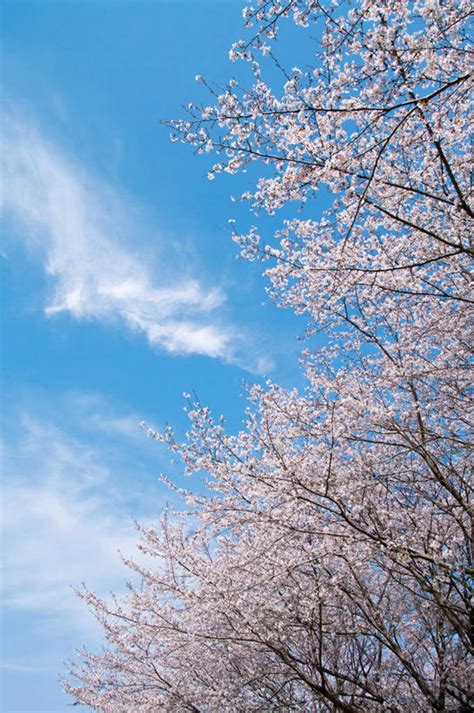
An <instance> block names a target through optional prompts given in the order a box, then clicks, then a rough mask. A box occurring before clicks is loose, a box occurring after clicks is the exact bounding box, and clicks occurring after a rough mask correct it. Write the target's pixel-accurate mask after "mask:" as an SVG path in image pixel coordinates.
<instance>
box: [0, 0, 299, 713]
mask: <svg viewBox="0 0 474 713" xmlns="http://www.w3.org/2000/svg"><path fill="white" fill-rule="evenodd" d="M241 9H242V8H241V2H240V0H235V1H234V0H215V1H214V2H208V1H205V0H194V1H191V0H175V1H172V0H169V1H165V0H155V1H154V2H151V1H149V2H142V1H141V0H137V1H136V2H122V1H120V0H114V1H111V0H108V1H107V0H56V1H51V0H41V2H40V1H37V2H34V1H24V0H14V1H12V0H4V1H3V2H2V3H1V13H2V28H3V29H2V61H1V69H2V77H1V89H2V107H3V109H2V124H1V127H2V168H1V176H2V218H1V233H2V247H1V259H0V264H1V270H2V276H1V279H2V353H1V364H2V381H1V392H2V403H3V408H2V419H3V421H2V473H3V475H2V480H3V487H2V521H3V537H2V549H3V559H4V571H3V575H2V599H3V605H2V637H1V640H2V679H3V683H2V697H3V700H2V703H1V709H2V711H4V712H5V713H10V712H12V713H13V711H15V712H18V711H24V712H25V711H32V712H33V711H34V713H40V712H46V711H48V712H49V713H53V712H54V713H59V712H63V711H67V710H69V707H68V699H67V698H66V696H64V694H63V693H62V691H61V688H60V685H59V684H58V676H59V675H60V674H61V673H63V672H64V665H63V662H64V661H65V660H66V659H67V658H68V657H70V656H73V655H74V649H75V648H79V647H81V645H83V644H87V645H88V646H91V647H94V646H99V645H100V634H99V632H98V630H97V628H96V626H95V623H94V621H93V620H92V618H91V616H90V615H89V614H88V613H87V611H86V610H85V609H84V607H83V605H82V604H81V603H80V602H79V601H78V600H77V598H76V597H75V596H74V593H73V591H72V588H74V587H79V586H80V585H81V583H82V582H85V583H86V584H87V586H88V587H89V588H91V589H93V590H95V591H98V592H99V593H101V594H104V593H105V594H107V593H108V592H109V591H110V590H114V591H120V590H121V589H123V581H124V579H125V578H126V577H127V576H128V572H127V570H126V569H125V568H124V567H123V565H122V563H121V561H120V555H119V551H120V552H122V553H123V554H124V555H127V554H131V553H133V552H134V548H135V543H136V541H137V533H136V530H135V526H134V520H139V521H142V522H156V520H157V518H158V517H159V514H160V512H161V511H162V509H163V508H164V507H165V506H166V504H167V503H171V504H174V502H175V497H176V496H175V495H174V493H173V492H171V491H169V490H168V489H167V488H166V487H165V486H164V485H163V484H162V483H161V482H160V480H159V475H160V474H161V473H165V474H166V475H168V476H170V477H172V478H174V479H176V480H177V481H178V482H181V481H182V478H183V476H182V472H181V468H180V466H179V464H177V463H173V462H172V459H171V457H170V455H169V454H168V453H167V451H166V450H165V449H164V448H163V447H162V446H160V445H158V444H157V443H155V442H153V441H151V440H150V439H148V438H147V437H146V435H145V433H144V431H143V429H141V428H140V423H141V422H142V421H144V422H146V423H147V424H148V425H150V426H153V427H155V428H157V429H160V428H162V427H163V426H164V425H165V424H166V423H171V424H172V425H173V426H174V427H175V429H176V431H177V432H178V434H183V433H184V431H185V430H186V416H185V414H184V412H183V406H184V400H183V397H182V394H183V392H195V393H196V394H197V395H198V397H199V399H200V400H201V402H202V403H205V404H208V405H209V406H210V407H211V409H212V411H213V413H214V414H216V415H218V414H224V415H225V417H226V419H227V422H228V425H229V429H230V430H231V431H235V430H236V429H238V428H239V427H240V424H241V421H242V416H243V411H244V408H245V406H246V404H245V398H244V397H243V392H244V387H243V382H247V383H252V382H254V381H258V380H261V379H263V378H264V376H265V375H269V376H271V377H272V378H273V379H275V380H277V381H279V382H280V383H282V384H284V385H294V384H298V383H300V376H299V375H298V368H297V361H298V352H299V350H300V348H301V345H300V344H299V343H298V341H297V339H296V337H297V335H298V334H301V333H302V332H303V330H304V321H303V320H302V319H297V318H296V317H294V316H293V315H291V314H289V313H286V312H284V311H282V310H278V309H277V308H276V307H275V306H274V305H272V304H271V302H270V301H269V300H268V298H267V296H266V294H265V290H264V281H263V280H262V278H261V272H262V266H261V265H260V264H257V263H247V262H244V261H242V260H236V254H237V248H236V246H235V244H234V243H233V242H232V240H231V238H230V231H229V223H228V220H229V219H231V218H232V219H235V220H236V221H237V225H238V227H239V228H242V229H243V230H244V229H246V228H248V227H249V226H250V225H251V224H252V222H255V220H256V219H255V217H254V216H251V215H250V214H249V212H248V208H247V207H246V206H245V205H242V204H240V203H239V202H232V201H231V196H232V195H238V194H239V193H240V192H242V191H243V190H244V189H245V187H246V185H247V184H246V183H245V177H244V178H242V177H230V176H221V177H219V178H218V179H217V180H215V181H213V182H212V183H211V182H209V181H207V179H206V174H207V170H208V167H209V165H210V161H211V159H210V158H209V157H197V156H193V152H192V150H191V149H190V148H189V147H186V146H182V145H179V144H172V143H171V142H170V141H169V137H168V133H169V132H168V130H167V129H166V127H164V126H162V125H160V123H159V120H160V119H166V118H174V117H179V116H182V114H183V109H182V106H183V105H185V104H187V102H189V101H196V100H200V99H201V100H203V101H206V99H207V97H206V94H205V90H204V88H203V87H202V85H201V84H199V83H197V82H196V81H195V76H196V75H198V74H199V75H204V76H205V77H206V78H209V79H214V80H216V81H217V82H219V81H221V82H223V81H225V80H226V79H227V78H228V77H229V76H232V74H234V73H235V72H237V71H240V70H239V69H238V67H236V66H235V65H232V64H231V63H230V62H229V60H228V50H229V48H230V45H231V43H232V42H233V41H234V40H236V39H238V38H239V36H241V34H242V29H241V28H242V25H241ZM258 223H259V226H261V227H262V226H263V228H264V229H268V231H271V229H272V227H273V225H274V222H273V220H272V219H270V218H265V217H264V216H260V217H259V218H258ZM193 486H194V487H199V483H196V484H193Z"/></svg>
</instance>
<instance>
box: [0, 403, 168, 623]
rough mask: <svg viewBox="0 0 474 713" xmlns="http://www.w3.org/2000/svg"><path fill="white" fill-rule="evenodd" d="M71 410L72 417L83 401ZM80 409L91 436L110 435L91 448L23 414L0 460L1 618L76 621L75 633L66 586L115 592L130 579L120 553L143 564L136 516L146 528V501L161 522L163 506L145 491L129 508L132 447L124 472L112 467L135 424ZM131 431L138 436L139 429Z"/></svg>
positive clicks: (74, 605) (79, 612)
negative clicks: (16, 614)
mask: <svg viewBox="0 0 474 713" xmlns="http://www.w3.org/2000/svg"><path fill="white" fill-rule="evenodd" d="M68 403H69V405H70V408H71V409H74V408H75V407H76V404H77V403H79V402H77V401H76V400H74V399H73V400H70V401H69V402H68ZM80 408H81V407H80V406H79V409H80ZM99 409H103V412H102V411H101V410H99ZM82 410H83V411H84V413H83V414H82V416H81V419H82V418H83V417H84V419H85V417H86V415H87V419H88V420H90V417H91V416H93V415H95V417H96V419H95V420H92V421H91V422H90V423H89V428H90V429H93V428H94V427H95V426H94V424H95V423H96V421H97V422H103V423H104V424H106V425H107V426H108V436H106V437H103V438H102V439H99V440H98V441H97V444H91V434H90V432H89V433H88V432H87V431H86V432H84V433H83V434H82V435H79V434H78V433H77V432H74V430H76V431H77V427H78V425H80V424H75V425H74V424H73V423H69V424H68V425H67V427H66V428H65V427H64V426H61V427H60V426H58V425H57V423H56V422H55V419H54V418H51V415H50V414H47V413H44V412H43V413H42V414H41V417H40V418H38V416H37V415H33V414H32V413H30V412H29V413H23V415H22V416H21V418H20V419H19V421H18V422H17V426H16V427H15V431H14V433H13V434H10V438H9V443H8V444H6V445H5V447H4V449H3V454H2V463H3V470H4V485H3V488H2V530H3V535H2V549H3V560H4V570H3V575H2V581H1V589H2V600H3V605H4V607H5V610H7V611H8V610H13V611H15V610H20V611H30V612H36V613H38V614H40V615H43V616H44V615H46V614H48V613H49V614H52V615H54V616H56V617H59V618H63V617H64V616H65V615H67V616H68V617H70V616H71V615H72V614H74V617H73V618H74V620H76V618H77V617H79V619H78V620H77V623H78V624H79V626H80V627H81V626H83V625H84V623H85V621H86V618H87V617H86V611H85V610H84V608H83V605H82V604H80V603H79V602H78V601H77V600H76V598H75V597H74V596H73V593H72V591H71V586H75V587H77V586H80V584H81V582H83V581H85V582H87V584H88V585H89V586H91V588H94V589H95V590H97V591H99V592H101V593H107V592H108V591H110V588H114V587H118V588H119V589H120V588H121V587H122V582H123V579H124V577H125V575H127V570H126V569H125V568H124V566H123V563H122V560H121V557H120V554H119V552H120V553H122V554H123V555H124V556H130V555H132V556H133V557H134V558H135V559H136V558H137V557H138V558H139V559H140V553H139V552H138V550H137V548H136V545H137V542H138V539H139V536H138V533H137V531H136V528H135V525H134V521H133V519H132V512H133V511H134V512H133V514H134V515H135V516H137V515H138V514H139V513H138V512H137V511H136V508H137V507H138V510H139V512H140V514H141V515H143V519H144V520H145V521H147V519H148V518H152V519H154V517H153V515H152V514H151V512H150V504H149V501H150V500H152V502H153V503H154V509H153V512H155V513H156V514H157V513H158V512H159V510H160V509H161V508H162V507H163V506H164V504H165V500H164V498H165V497H167V495H165V494H164V493H163V495H162V496H161V497H163V500H162V501H160V494H159V492H158V489H157V488H153V491H152V492H148V493H147V492H143V494H142V502H141V503H138V504H137V503H134V504H131V503H130V497H131V491H132V492H133V491H134V490H136V487H137V485H136V482H135V480H134V479H133V482H130V479H131V475H132V474H133V476H134V478H135V477H136V475H137V474H136V473H133V471H132V468H131V466H130V462H128V461H127V460H126V458H125V453H126V451H127V448H129V445H130V444H129V443H127V448H125V449H123V447H122V456H123V459H124V461H125V463H124V464H122V470H121V471H119V470H118V469H116V466H115V464H114V462H113V459H112V461H111V451H113V449H114V448H115V445H114V444H115V440H116V436H122V434H123V430H124V428H125V430H126V431H128V428H129V426H128V424H129V422H131V421H132V420H135V419H134V417H132V416H123V415H115V416H113V415H111V411H110V409H109V408H107V407H106V405H105V404H104V403H103V402H102V401H100V400H96V401H95V402H94V401H90V403H89V406H88V408H86V410H84V409H82ZM114 427H115V431H116V433H113V432H112V431H113V430H114ZM136 430H137V432H138V433H140V430H139V427H138V424H136ZM130 435H132V434H131V433H130ZM142 438H143V440H145V437H144V435H143V434H142ZM99 444H100V445H99ZM129 471H130V472H129ZM144 487H145V486H144V485H143V484H142V485H141V488H142V489H143V488H144ZM156 516H157V515H156Z"/></svg>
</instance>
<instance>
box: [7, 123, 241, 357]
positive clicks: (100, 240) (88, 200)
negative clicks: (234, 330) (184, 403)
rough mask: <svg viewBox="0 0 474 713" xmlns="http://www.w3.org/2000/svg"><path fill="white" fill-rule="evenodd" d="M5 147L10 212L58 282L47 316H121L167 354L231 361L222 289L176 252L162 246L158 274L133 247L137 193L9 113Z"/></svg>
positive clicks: (137, 229) (137, 228) (136, 238)
mask: <svg viewBox="0 0 474 713" xmlns="http://www.w3.org/2000/svg"><path fill="white" fill-rule="evenodd" d="M2 153H3V167H2V173H3V195H2V206H3V210H4V211H5V213H6V214H7V215H8V216H11V217H12V218H13V219H14V221H15V224H18V225H19V226H20V229H19V230H18V231H17V233H18V235H20V236H21V237H22V238H23V240H24V241H25V242H27V244H28V245H29V246H32V247H33V248H34V249H35V250H36V251H38V250H39V251H40V253H41V254H42V259H43V262H44V266H45V270H46V272H47V274H48V275H49V276H50V277H51V278H52V281H53V284H54V294H53V296H52V298H51V300H50V303H49V304H48V305H47V306H46V309H45V311H46V313H47V314H48V315H54V314H57V313H60V312H69V313H70V314H71V315H72V316H74V317H75V318H77V319H97V320H101V321H107V320H113V319H117V318H119V319H120V320H121V321H122V322H123V323H125V324H126V325H127V327H128V328H130V329H132V330H138V331H141V332H143V333H144V334H145V335H146V336H147V338H148V340H149V342H150V343H151V344H153V345H156V346H159V347H161V348H163V349H165V350H167V351H168V352H171V353H181V354H193V353H194V354H204V355H208V356H211V357H223V358H225V359H230V360H232V348H231V341H232V336H231V331H230V330H229V329H228V328H226V327H225V326H222V324H221V323H220V322H219V320H218V319H217V317H216V309H217V308H218V307H219V306H220V305H222V303H223V302H224V299H225V297H224V294H223V293H222V291H221V290H220V289H218V288H209V287H206V286H204V285H203V284H201V283H200V282H199V281H198V280H196V279H195V278H194V277H193V276H192V275H190V274H189V270H188V269H187V268H186V266H184V267H183V266H182V265H181V266H180V269H179V270H178V268H177V266H176V265H174V266H173V263H176V262H177V259H176V255H173V254H170V253H169V254H168V255H167V257H166V258H165V257H163V250H161V253H162V254H161V258H160V259H161V264H160V265H159V276H158V275H157V274H155V273H156V272H157V270H156V269H155V270H153V269H151V268H150V265H149V261H147V260H146V259H145V258H144V257H143V256H140V255H138V252H136V251H134V249H133V248H132V247H131V245H133V244H135V246H136V245H137V243H138V242H140V241H141V240H142V239H143V236H142V235H138V233H139V232H140V230H141V229H142V228H141V227H140V225H134V209H133V207H132V206H131V203H130V199H129V198H127V197H126V196H122V195H120V193H119V191H117V190H115V189H113V188H112V187H111V186H108V185H105V184H104V183H100V182H99V181H98V180H97V179H94V178H93V177H92V176H90V175H88V174H87V173H86V171H84V169H83V168H82V167H81V166H80V165H77V164H75V163H73V162H72V161H71V160H70V159H69V158H67V157H66V156H65V155H64V153H63V152H61V150H60V149H59V148H58V147H56V146H54V145H53V144H52V143H51V142H48V141H47V140H46V139H45V138H44V136H42V135H41V133H40V132H39V131H38V130H37V129H35V128H34V127H32V126H30V125H27V124H25V123H23V122H21V121H18V120H16V119H12V118H11V117H6V118H4V120H3V151H2ZM142 227H143V226H142ZM165 242H166V241H165V240H163V238H162V239H161V240H160V244H161V247H162V246H163V243H165ZM167 242H168V243H169V242H170V241H167ZM171 253H172V251H171Z"/></svg>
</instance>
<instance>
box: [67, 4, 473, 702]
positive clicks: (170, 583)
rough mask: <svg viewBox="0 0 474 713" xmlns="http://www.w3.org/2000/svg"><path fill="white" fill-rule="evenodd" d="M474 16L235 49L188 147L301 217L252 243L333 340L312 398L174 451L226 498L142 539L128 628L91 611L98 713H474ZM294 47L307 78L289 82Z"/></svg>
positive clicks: (209, 431)
mask: <svg viewBox="0 0 474 713" xmlns="http://www.w3.org/2000/svg"><path fill="white" fill-rule="evenodd" d="M470 12H471V2H468V1H466V0H416V1H413V0H354V1H353V2H347V1H346V0H258V1H257V2H256V5H255V6H254V7H252V6H246V9H245V11H244V18H245V24H246V26H247V28H248V29H247V31H246V32H247V35H248V39H247V40H244V41H240V42H237V43H236V44H235V45H234V47H233V48H232V50H231V59H233V60H235V61H239V62H241V61H244V64H243V65H241V66H242V73H243V74H244V70H245V71H247V72H250V76H251V79H250V81H249V83H248V85H247V86H246V87H245V88H244V87H243V86H241V83H240V82H239V81H237V80H235V79H234V80H231V81H230V82H229V83H228V85H227V86H226V87H224V88H222V89H221V90H218V91H217V90H216V89H215V88H214V86H213V85H212V84H208V83H207V80H205V79H203V78H199V79H200V81H202V82H203V84H205V85H206V86H207V87H208V89H210V90H211V92H212V96H213V104H212V106H204V107H201V108H199V107H197V106H191V107H190V109H189V116H188V118H186V119H184V120H182V121H179V122H175V123H173V128H172V130H173V135H174V138H175V139H177V140H183V141H185V142H188V143H190V144H192V145H193V146H194V147H196V148H197V150H198V152H206V151H210V152H216V153H217V154H218V157H217V159H216V160H217V161H218V162H217V163H216V164H215V165H214V166H213V168H212V169H211V173H210V176H211V177H213V176H214V175H216V174H217V173H219V172H221V171H228V172H231V173H235V172H240V171H243V170H245V169H246V168H249V167H250V165H251V164H252V166H253V168H252V170H251V171H250V170H249V181H251V178H250V177H251V176H255V175H257V172H258V170H260V174H259V175H260V178H258V180H256V183H254V184H253V188H252V189H251V190H249V191H248V192H247V193H245V195H244V196H243V197H244V199H248V200H249V201H250V202H251V205H252V206H253V207H254V208H255V209H257V210H258V209H264V210H266V211H268V212H269V213H274V212H277V211H278V209H280V208H282V207H285V214H286V215H288V214H289V211H288V207H289V206H290V207H291V204H292V202H295V203H294V205H295V213H294V215H296V216H298V217H296V218H293V219H288V220H286V221H284V222H282V223H281V228H280V230H279V231H278V232H277V233H276V235H274V236H273V237H272V238H269V237H268V236H265V237H264V236H261V235H260V234H259V229H258V226H257V227H253V228H252V229H251V230H250V231H248V232H247V234H245V235H240V234H238V233H237V231H236V233H235V236H234V237H235V240H236V241H237V242H238V243H239V245H240V246H241V250H242V252H243V254H244V255H245V256H246V257H248V258H250V259H261V260H263V261H266V275H267V276H268V278H269V285H270V287H269V290H270V292H271V293H272V295H273V296H274V299H275V300H276V301H277V302H278V303H279V304H281V305H284V306H286V307H289V308H291V309H293V310H294V311H296V312H297V313H306V314H307V316H308V320H309V324H310V326H311V328H312V329H318V330H319V329H321V330H324V333H325V334H326V336H327V340H326V343H325V346H324V347H323V348H320V349H319V348H318V349H312V348H308V349H307V350H306V351H305V353H304V355H303V360H302V361H303V366H304V369H305V374H306V379H307V387H306V389H305V390H304V391H302V392H300V393H298V392H297V391H296V390H285V389H284V388H281V387H279V386H278V385H276V384H274V383H271V382H268V383H267V384H266V385H265V386H264V387H262V386H255V387H253V388H251V389H250V393H249V397H250V406H249V409H248V412H247V422H246V424H245V428H244V429H243V430H242V431H241V432H240V433H238V434H237V435H227V434H226V431H225V428H224V424H223V423H222V422H221V421H217V422H216V421H214V420H213V419H212V417H211V415H210V413H209V411H208V409H206V408H205V407H203V406H201V405H200V404H197V403H190V407H189V417H190V420H191V428H190V433H189V437H188V440H187V441H186V442H185V443H184V444H183V445H181V444H179V443H178V442H177V441H176V440H175V437H174V436H173V433H172V432H171V431H169V432H166V433H165V434H156V433H152V434H151V435H153V436H154V437H156V438H158V439H161V440H164V441H166V442H167V443H168V444H169V445H170V447H171V448H172V449H173V450H174V451H176V452H177V453H178V454H179V455H180V456H181V457H182V458H183V460H184V462H185V464H186V469H187V471H188V472H189V473H193V472H196V473H202V472H205V473H206V474H207V475H208V489H207V491H206V492H205V494H201V495H199V494H194V495H193V494H192V493H186V494H185V495H184V496H185V498H186V500H187V510H186V514H184V515H181V516H180V517H178V516H176V515H167V516H166V517H165V518H164V520H163V522H162V523H161V524H160V526H159V527H157V528H143V529H142V535H143V539H142V547H143V549H144V550H145V551H146V552H148V553H149V554H150V555H152V556H153V557H154V558H155V559H154V560H152V565H150V568H149V569H145V568H144V567H142V566H139V565H137V564H134V563H133V562H129V563H128V564H129V566H130V567H131V569H132V570H134V571H135V572H136V573H137V574H138V578H139V580H140V582H141V584H140V586H138V587H137V586H131V589H130V592H129V594H128V595H127V596H126V597H124V598H122V599H120V600H118V601H116V602H115V604H114V605H113V606H111V605H110V604H108V603H106V602H104V601H101V600H100V599H98V598H97V597H96V596H95V595H94V594H92V593H89V592H86V593H85V594H83V596H84V598H85V599H86V601H87V602H88V604H89V605H90V606H91V607H92V609H93V610H94V611H95V613H96V615H97V617H98V619H99V621H100V622H101V624H102V626H103V627H104V629H105V632H106V636H107V644H106V647H105V649H104V651H103V652H102V653H101V654H99V655H93V654H85V655H84V657H83V660H82V662H80V663H76V664H73V665H72V674H73V676H74V677H75V678H76V680H77V681H78V683H77V684H76V683H69V684H67V686H68V690H69V692H70V693H71V694H73V695H74V696H75V698H76V700H77V701H79V702H81V703H84V704H88V705H90V706H92V707H93V708H94V709H96V710H99V711H106V712H114V713H115V712H119V711H123V712H124V713H130V712H132V711H150V712H151V711H174V712H181V711H195V712H196V713H197V712H199V713H211V712H215V713H217V712H219V713H221V712H224V711H228V712H229V713H231V712H237V711H241V712H242V713H245V712H247V711H249V712H250V711H265V712H268V711H315V712H316V711H317V712H321V713H322V712H328V713H329V712H330V711H331V712H333V711H334V712H336V711H346V712H348V713H365V712H371V711H372V712H378V713H382V712H385V711H390V712H392V713H398V712H399V713H402V712H406V711H413V712H418V711H459V712H462V711H464V712H467V711H469V710H472V709H473V706H474V699H473V692H472V688H471V687H472V680H473V679H474V675H473V674H474V671H473V667H472V653H473V646H474V610H473V604H472V594H473V592H472V582H473V573H474V570H473V560H472V555H473V552H472V537H473V530H474V520H473V509H472V500H471V496H472V478H471V471H470V467H471V464H472V461H471V458H470V447H469V440H470V431H471V428H470V424H471V423H472V421H471V419H470V415H471V403H472V402H471V400H470V396H471V393H470V391H471V384H472V382H471V378H470V361H471V353H472V344H471V334H472V332H471V323H470V321H471V319H472V311H471V305H472V300H473V295H472V287H471V264H472V257H473V243H472V237H471V228H472V219H473V212H472V208H471V204H470V176H469V156H468V152H469V133H470V126H469V121H470V105H469V103H470V99H471V97H472V95H471V91H472V79H471V57H472V45H471V44H470V42H469V35H468V22H469V14H470ZM291 20H292V21H293V22H294V23H296V26H297V27H296V28H295V27H294V26H293V25H291V24H290V23H291ZM290 28H292V29H291V32H293V33H294V32H296V33H300V34H297V35H296V37H297V38H299V39H298V43H299V44H301V47H302V49H303V48H304V47H305V48H306V52H307V55H306V57H307V58H309V59H307V61H306V60H305V61H304V62H303V63H302V64H301V66H300V67H291V68H288V67H285V66H284V63H283V61H280V60H279V58H278V49H279V46H280V45H281V46H282V48H283V42H284V39H283V36H282V34H281V33H282V32H286V31H289V30H290ZM279 43H280V45H279ZM304 43H306V45H305V44H304ZM267 73H268V74H269V75H271V77H272V81H271V82H268V83H267V82H266V80H265V76H266V74H267ZM275 76H277V77H278V76H281V77H282V81H281V82H279V81H278V79H275ZM319 206H329V208H328V209H327V210H321V209H320V208H319ZM296 208H298V209H300V210H299V211H297V210H296ZM191 489H192V488H191Z"/></svg>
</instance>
